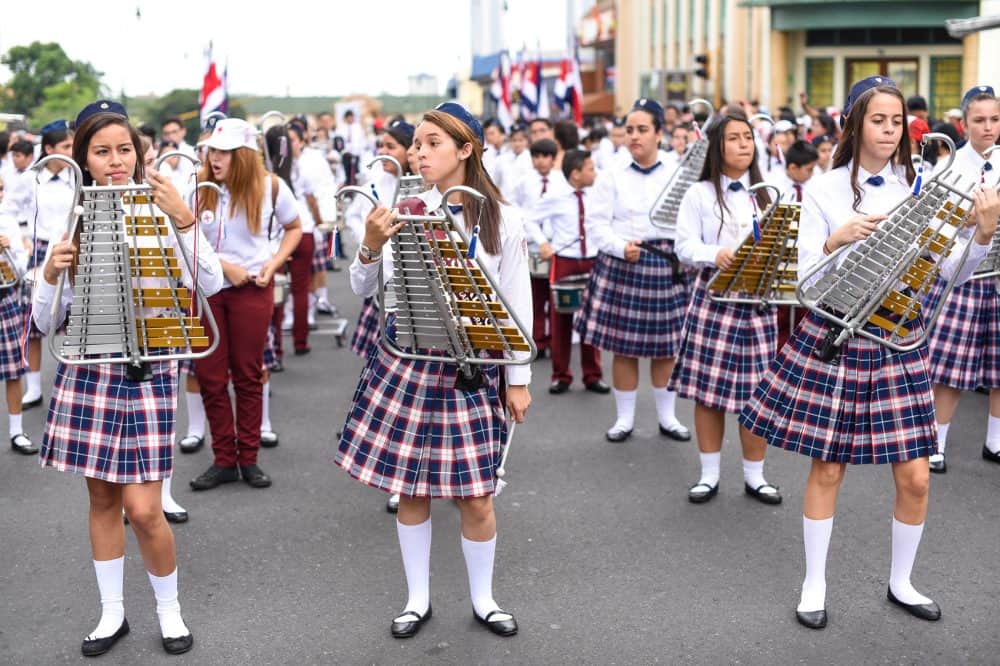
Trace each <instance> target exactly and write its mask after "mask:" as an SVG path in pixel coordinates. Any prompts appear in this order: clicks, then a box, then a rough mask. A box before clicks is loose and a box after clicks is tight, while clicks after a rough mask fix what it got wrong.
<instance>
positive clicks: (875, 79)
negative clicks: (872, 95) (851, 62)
mask: <svg viewBox="0 0 1000 666" xmlns="http://www.w3.org/2000/svg"><path fill="white" fill-rule="evenodd" d="M878 86H889V87H890V88H897V89H898V88H899V86H897V85H896V82H895V81H893V80H892V79H890V78H889V77H887V76H869V77H868V78H867V79H861V80H860V81H858V82H857V83H855V84H854V85H853V86H851V92H850V94H848V95H847V101H846V102H844V112H843V113H841V114H840V126H841V127H843V126H844V122H845V120H846V119H847V116H848V114H850V112H851V107H852V106H854V103H855V102H857V101H858V98H859V97H861V96H862V95H864V94H865V93H866V92H868V91H869V90H871V89H872V88H875V87H878Z"/></svg>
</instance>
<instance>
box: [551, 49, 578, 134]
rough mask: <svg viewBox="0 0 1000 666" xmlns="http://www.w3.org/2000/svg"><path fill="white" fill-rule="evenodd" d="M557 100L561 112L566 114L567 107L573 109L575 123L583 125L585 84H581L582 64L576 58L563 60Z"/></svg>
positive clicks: (557, 86)
mask: <svg viewBox="0 0 1000 666" xmlns="http://www.w3.org/2000/svg"><path fill="white" fill-rule="evenodd" d="M555 98H556V104H557V105H558V106H559V109H560V110H562V111H564V112H565V111H566V108H567V107H569V108H571V109H572V110H573V120H574V122H576V124H577V125H582V124H583V84H582V83H581V82H580V63H579V61H578V60H577V59H576V57H575V56H570V55H567V56H565V57H564V58H563V60H562V67H561V68H560V70H559V80H558V81H556V87H555Z"/></svg>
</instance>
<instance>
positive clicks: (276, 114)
mask: <svg viewBox="0 0 1000 666" xmlns="http://www.w3.org/2000/svg"><path fill="white" fill-rule="evenodd" d="M271 118H277V119H278V120H279V121H280V123H281V124H282V125H284V124H285V122H286V120H287V119H286V117H285V114H283V113H282V112H281V111H275V110H271V111H268V112H266V113H265V114H264V115H262V116H261V117H260V120H258V121H257V131H258V132H260V141H261V144H262V145H263V146H264V161H265V162H266V163H267V165H268V166H270V167H272V168H274V160H272V159H271V151H270V150H269V149H268V147H267V136H266V135H267V130H268V129H269V128H270V127H269V125H267V121H268V120H270V119H271Z"/></svg>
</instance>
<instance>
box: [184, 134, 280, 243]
mask: <svg viewBox="0 0 1000 666" xmlns="http://www.w3.org/2000/svg"><path fill="white" fill-rule="evenodd" d="M232 155H233V157H232V160H231V161H230V162H229V173H227V174H226V182H225V184H226V186H227V187H228V188H229V192H230V194H231V195H232V200H231V202H230V204H229V215H230V216H232V215H235V214H236V211H237V209H239V208H242V209H243V210H244V212H246V216H247V227H248V228H249V229H250V233H252V234H254V235H256V234H258V233H260V225H261V220H260V215H261V209H262V207H263V205H264V178H265V176H267V172H266V171H265V170H264V162H263V161H262V160H261V156H260V153H258V152H257V151H256V150H253V149H252V148H246V147H240V148H237V149H236V150H233V151H232ZM198 180H199V181H202V182H204V181H209V182H212V183H215V184H216V185H222V183H221V181H218V180H216V179H215V176H213V175H212V167H211V165H210V164H209V163H208V160H206V161H205V164H204V165H203V166H202V167H201V172H200V173H199V174H198ZM218 197H219V195H218V194H217V193H216V192H215V190H213V189H211V188H205V189H204V190H203V191H202V192H201V193H199V195H198V209H199V210H198V214H199V215H200V214H201V213H202V212H204V211H206V210H215V207H216V206H217V205H218V203H219V201H218Z"/></svg>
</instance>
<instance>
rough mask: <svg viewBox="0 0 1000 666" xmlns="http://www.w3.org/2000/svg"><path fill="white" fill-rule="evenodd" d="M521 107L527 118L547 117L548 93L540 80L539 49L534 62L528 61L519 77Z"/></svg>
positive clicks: (540, 60) (540, 62) (540, 55)
mask: <svg viewBox="0 0 1000 666" xmlns="http://www.w3.org/2000/svg"><path fill="white" fill-rule="evenodd" d="M521 107H522V109H523V110H524V111H525V114H524V115H525V117H526V118H528V119H529V120H530V119H531V118H548V117H549V95H548V92H547V91H546V90H545V84H544V83H543V82H542V52H541V51H538V54H537V56H536V57H535V61H534V62H532V63H528V65H527V66H526V68H525V72H524V76H523V77H522V79H521Z"/></svg>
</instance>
